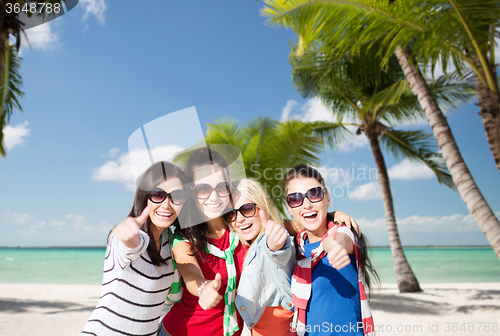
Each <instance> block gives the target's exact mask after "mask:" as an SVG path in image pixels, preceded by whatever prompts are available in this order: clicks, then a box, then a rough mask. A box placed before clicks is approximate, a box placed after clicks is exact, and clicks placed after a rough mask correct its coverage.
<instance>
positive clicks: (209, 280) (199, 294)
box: [158, 148, 247, 336]
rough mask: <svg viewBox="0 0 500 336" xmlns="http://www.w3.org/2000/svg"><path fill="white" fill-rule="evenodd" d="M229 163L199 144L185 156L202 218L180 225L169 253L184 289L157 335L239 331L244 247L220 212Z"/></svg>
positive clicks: (228, 187)
mask: <svg viewBox="0 0 500 336" xmlns="http://www.w3.org/2000/svg"><path fill="white" fill-rule="evenodd" d="M227 167H228V164H227V162H226V160H225V159H224V157H223V156H222V155H220V154H219V153H217V152H215V151H213V150H212V151H211V150H209V149H207V148H202V149H199V150H197V151H195V152H194V153H193V154H192V155H191V157H190V158H189V160H188V163H187V167H186V175H188V177H190V178H192V181H193V183H194V187H193V190H194V197H195V199H196V200H195V203H196V206H197V208H198V210H199V211H200V215H201V216H202V218H203V220H202V221H203V223H202V224H199V225H195V226H192V227H189V228H187V229H183V230H180V235H181V236H182V237H181V236H179V235H177V238H176V239H175V238H174V242H173V244H172V245H173V254H174V258H175V261H176V263H177V266H178V268H179V271H180V273H181V275H182V278H183V279H184V286H185V290H184V295H183V298H182V301H181V302H178V303H176V304H175V305H174V306H173V307H172V309H171V310H170V312H168V313H167V315H165V317H164V318H163V321H162V325H161V328H160V330H159V332H158V335H159V336H164V335H171V336H184V335H185V336H199V335H221V336H233V335H234V336H239V335H241V332H242V329H243V320H242V318H241V317H240V316H239V314H238V312H237V311H236V307H235V304H234V299H235V296H236V288H237V286H238V282H239V276H240V274H241V271H242V268H243V261H244V257H245V253H246V251H247V247H246V246H244V245H242V244H241V243H240V241H239V239H238V236H237V235H236V234H235V233H234V232H232V231H230V229H229V227H228V225H227V223H226V221H225V220H224V219H223V217H222V215H223V213H224V212H225V210H226V208H227V207H228V205H229V203H230V194H231V189H232V184H231V182H230V180H229V171H228V169H227Z"/></svg>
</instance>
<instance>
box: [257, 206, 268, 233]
mask: <svg viewBox="0 0 500 336" xmlns="http://www.w3.org/2000/svg"><path fill="white" fill-rule="evenodd" d="M259 217H260V222H261V224H262V227H263V228H264V229H266V228H267V216H266V213H265V211H264V210H259Z"/></svg>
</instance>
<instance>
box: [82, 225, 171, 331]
mask: <svg viewBox="0 0 500 336" xmlns="http://www.w3.org/2000/svg"><path fill="white" fill-rule="evenodd" d="M169 235H170V230H168V229H167V230H165V231H164V232H163V233H162V237H161V238H162V248H161V256H162V257H163V258H164V259H165V260H167V263H168V265H167V266H165V265H162V266H155V265H153V264H152V263H151V260H150V258H149V255H148V253H147V251H146V248H147V247H148V244H149V237H148V235H147V234H146V233H144V232H143V231H139V237H140V243H139V245H137V247H135V248H132V249H130V248H127V247H126V246H125V245H123V244H122V243H121V242H120V241H118V239H117V238H116V237H115V236H114V235H113V234H111V235H110V236H109V239H108V246H107V249H106V258H105V260H104V276H103V282H102V290H101V297H100V299H99V302H98V304H97V306H96V308H95V310H94V312H93V313H92V315H91V316H90V319H89V321H88V322H87V324H86V325H85V327H84V328H83V331H82V332H81V334H80V336H87V335H97V336H107V335H156V332H157V330H158V325H159V321H160V317H161V313H162V309H163V303H164V302H165V297H166V293H167V291H168V289H169V288H170V286H171V284H172V279H173V264H172V250H171V247H170V243H169V238H170V237H169Z"/></svg>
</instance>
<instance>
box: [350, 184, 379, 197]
mask: <svg viewBox="0 0 500 336" xmlns="http://www.w3.org/2000/svg"><path fill="white" fill-rule="evenodd" d="M348 197H349V198H350V199H352V200H353V201H369V200H373V199H380V198H382V188H381V187H380V183H379V182H378V181H374V182H368V183H365V184H363V185H360V186H357V187H355V188H353V190H352V191H350V192H349V191H348Z"/></svg>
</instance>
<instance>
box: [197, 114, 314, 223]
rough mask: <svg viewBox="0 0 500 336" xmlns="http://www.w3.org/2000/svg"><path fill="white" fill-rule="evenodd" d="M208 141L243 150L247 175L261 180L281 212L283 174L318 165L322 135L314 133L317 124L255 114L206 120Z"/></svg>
mask: <svg viewBox="0 0 500 336" xmlns="http://www.w3.org/2000/svg"><path fill="white" fill-rule="evenodd" d="M207 126H208V127H207V132H206V141H207V143H208V144H209V145H210V144H230V145H234V146H237V147H238V148H240V150H241V154H242V158H243V161H244V164H245V172H246V176H247V177H249V178H253V179H255V180H257V181H258V182H260V183H261V184H262V185H263V186H264V188H265V189H266V191H267V194H268V196H269V197H270V199H271V200H272V201H273V203H274V205H275V206H276V207H277V208H278V210H279V211H280V212H281V214H282V215H284V214H285V208H284V194H283V190H282V188H281V187H282V178H283V176H284V174H285V173H286V171H287V170H288V169H290V168H291V167H293V166H295V165H297V164H299V163H307V164H310V165H314V166H318V165H319V164H320V160H319V158H318V154H319V153H320V152H321V151H322V149H323V145H324V142H323V138H321V137H318V136H314V135H313V132H314V126H315V125H313V124H310V123H304V122H301V121H298V120H289V121H286V122H284V123H280V122H277V121H275V120H273V119H271V118H256V119H253V120H250V121H249V122H247V123H246V124H244V125H241V124H239V123H238V121H237V120H235V119H229V118H225V119H221V120H216V121H214V122H213V123H212V124H207Z"/></svg>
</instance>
